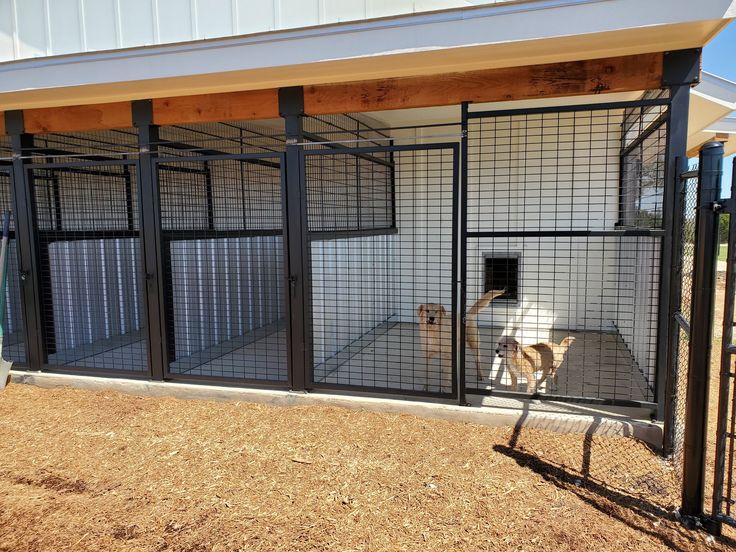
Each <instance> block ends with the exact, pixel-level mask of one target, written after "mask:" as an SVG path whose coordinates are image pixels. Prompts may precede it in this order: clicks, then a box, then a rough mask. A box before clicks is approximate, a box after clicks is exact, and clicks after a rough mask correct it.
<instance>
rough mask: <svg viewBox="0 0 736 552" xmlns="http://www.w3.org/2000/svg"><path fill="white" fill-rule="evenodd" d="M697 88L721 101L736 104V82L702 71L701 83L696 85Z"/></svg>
mask: <svg viewBox="0 0 736 552" xmlns="http://www.w3.org/2000/svg"><path fill="white" fill-rule="evenodd" d="M695 90H696V91H697V92H699V93H701V94H704V95H707V96H711V97H712V98H716V99H718V100H720V101H723V102H726V103H730V104H736V82H733V81H730V80H728V79H724V78H723V77H719V76H718V75H715V74H713V73H708V72H707V71H702V73H701V76H700V83H699V84H698V85H697V86H696V87H695ZM734 109H736V107H734Z"/></svg>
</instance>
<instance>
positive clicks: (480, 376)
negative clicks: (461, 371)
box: [475, 347, 483, 381]
mask: <svg viewBox="0 0 736 552" xmlns="http://www.w3.org/2000/svg"><path fill="white" fill-rule="evenodd" d="M475 372H476V374H478V381H483V372H481V371H480V349H478V348H477V347H476V349H475Z"/></svg>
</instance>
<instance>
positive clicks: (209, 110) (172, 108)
mask: <svg viewBox="0 0 736 552" xmlns="http://www.w3.org/2000/svg"><path fill="white" fill-rule="evenodd" d="M278 116H279V97H278V90H277V89H276V88H271V89H266V90H250V91H245V92H225V93H222V94H202V95H199V96H180V97H177V98H160V99H157V100H153V122H154V123H155V124H157V125H173V124H183V123H205V122H217V121H252V120H255V119H274V118H276V117H278Z"/></svg>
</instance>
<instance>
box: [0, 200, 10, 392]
mask: <svg viewBox="0 0 736 552" xmlns="http://www.w3.org/2000/svg"><path fill="white" fill-rule="evenodd" d="M9 235H10V211H5V216H4V217H3V239H2V245H0V390H3V389H5V387H6V386H7V385H8V383H10V367H11V366H12V365H13V363H12V362H10V361H8V360H5V359H4V358H3V336H4V332H5V328H4V327H3V321H4V320H5V300H6V295H5V293H6V290H7V288H8V237H9Z"/></svg>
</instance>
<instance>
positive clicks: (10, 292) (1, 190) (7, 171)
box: [0, 153, 26, 364]
mask: <svg viewBox="0 0 736 552" xmlns="http://www.w3.org/2000/svg"><path fill="white" fill-rule="evenodd" d="M0 155H1V153H0ZM12 189H13V173H12V166H10V165H0V220H2V217H3V216H4V213H5V211H6V210H10V212H11V218H10V233H9V240H8V248H9V251H8V276H7V280H8V283H7V290H6V303H5V312H3V313H0V316H2V317H3V331H4V336H3V356H4V357H5V358H7V359H9V360H11V361H13V362H18V363H21V364H25V362H26V350H25V339H24V329H23V312H22V311H23V307H22V300H21V293H20V278H19V269H18V266H19V265H18V249H17V243H18V242H17V240H16V229H15V208H14V206H13V192H12Z"/></svg>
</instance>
